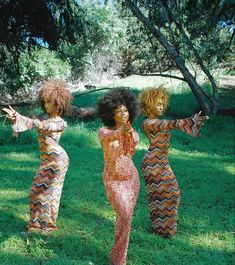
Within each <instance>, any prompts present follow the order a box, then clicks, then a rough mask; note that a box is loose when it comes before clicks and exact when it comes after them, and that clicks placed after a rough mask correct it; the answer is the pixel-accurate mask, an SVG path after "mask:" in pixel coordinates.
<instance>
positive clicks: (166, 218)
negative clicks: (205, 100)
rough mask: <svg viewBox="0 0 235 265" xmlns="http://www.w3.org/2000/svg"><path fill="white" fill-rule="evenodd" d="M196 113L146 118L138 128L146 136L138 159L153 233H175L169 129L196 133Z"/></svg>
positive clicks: (175, 204) (176, 200) (175, 184)
mask: <svg viewBox="0 0 235 265" xmlns="http://www.w3.org/2000/svg"><path fill="white" fill-rule="evenodd" d="M197 117H198V116H197V115H193V116H192V117H189V118H185V119H179V120H159V119H146V120H145V121H144V122H143V123H142V128H143V130H144V132H145V134H146V136H147V137H148V139H149V142H150V146H149V148H148V152H147V153H146V154H145V156H144V159H143V162H142V166H141V169H142V173H143V176H144V179H145V184H146V190H147V196H148V203H149V209H150V218H151V221H152V229H153V232H154V233H157V234H159V235H161V236H167V237H168V236H172V235H174V234H176V233H177V210H178V206H179V200H180V189H179V185H178V182H177V180H176V178H175V175H174V173H173V171H172V169H171V167H170V165H169V160H168V156H169V146H170V131H171V130H172V129H180V130H181V131H183V132H185V133H187V134H189V135H192V136H194V137H196V136H198V132H199V129H200V126H198V125H197Z"/></svg>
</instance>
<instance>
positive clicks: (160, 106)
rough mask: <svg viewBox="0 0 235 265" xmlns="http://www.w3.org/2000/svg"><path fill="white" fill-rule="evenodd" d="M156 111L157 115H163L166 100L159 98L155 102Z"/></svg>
mask: <svg viewBox="0 0 235 265" xmlns="http://www.w3.org/2000/svg"><path fill="white" fill-rule="evenodd" d="M154 112H155V114H156V116H162V115H163V113H164V102H163V100H162V99H161V98H158V99H157V101H156V104H155V109H154Z"/></svg>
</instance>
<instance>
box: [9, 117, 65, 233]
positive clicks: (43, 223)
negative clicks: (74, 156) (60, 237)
mask: <svg viewBox="0 0 235 265" xmlns="http://www.w3.org/2000/svg"><path fill="white" fill-rule="evenodd" d="M39 125H40V129H38V141H39V148H40V159H41V162H40V166H39V169H38V171H37V173H36V175H35V177H34V179H33V183H32V187H31V191H30V195H29V199H30V203H29V208H30V221H29V223H28V229H29V230H39V231H51V230H56V229H58V227H57V226H56V219H57V216H58V211H59V205H60V197H61V193H62V188H63V183H64V177H65V174H66V172H67V169H68V166H69V158H68V156H67V154H66V152H65V151H64V149H63V148H62V147H61V146H60V145H59V139H60V136H61V134H62V132H63V131H64V129H65V128H66V127H67V123H66V122H65V121H64V120H63V119H62V118H61V117H59V116H57V117H54V118H48V116H47V115H46V116H43V117H42V118H40V119H30V118H28V117H25V116H22V115H20V114H19V113H17V115H16V122H15V123H14V124H13V126H12V127H13V132H14V133H19V132H23V131H26V130H30V129H32V128H38V126H39Z"/></svg>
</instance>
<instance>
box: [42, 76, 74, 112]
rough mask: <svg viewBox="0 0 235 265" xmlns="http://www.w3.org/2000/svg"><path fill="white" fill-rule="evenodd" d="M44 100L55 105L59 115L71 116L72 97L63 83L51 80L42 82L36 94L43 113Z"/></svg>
mask: <svg viewBox="0 0 235 265" xmlns="http://www.w3.org/2000/svg"><path fill="white" fill-rule="evenodd" d="M45 98H50V100H51V101H52V102H53V103H54V104H56V106H57V108H58V110H59V114H60V115H64V114H67V115H71V112H72V107H71V101H72V99H73V97H72V95H71V93H70V91H69V90H68V88H67V85H66V83H65V82H64V81H62V80H53V79H50V80H46V81H43V82H42V84H41V86H40V90H39V94H38V102H39V104H40V105H41V107H42V109H43V110H44V111H45V107H44V101H45Z"/></svg>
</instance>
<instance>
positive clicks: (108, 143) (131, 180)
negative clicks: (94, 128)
mask: <svg viewBox="0 0 235 265" xmlns="http://www.w3.org/2000/svg"><path fill="white" fill-rule="evenodd" d="M98 110H99V115H100V118H101V119H102V121H103V123H104V124H105V125H106V126H107V127H106V128H105V127H104V128H100V129H99V139H100V142H101V145H102V149H103V153H104V174H103V181H104V185H105V190H106V195H107V199H108V201H109V202H110V204H111V206H112V208H113V210H114V211H115V214H116V222H115V235H114V245H113V247H112V250H111V252H110V264H111V265H125V264H126V256H127V249H128V244H129V237H130V230H131V220H132V215H133V212H134V208H135V204H136V200H137V197H138V193H139V175H138V172H137V169H136V167H135V165H134V163H133V161H132V156H133V155H134V153H135V146H136V145H137V143H138V139H139V137H138V134H137V132H135V131H134V129H133V128H132V127H131V123H132V122H133V120H134V118H135V116H136V114H137V100H136V98H135V95H134V94H132V93H131V92H130V91H128V90H126V89H123V88H118V89H114V90H112V91H109V92H108V93H106V94H105V95H104V96H103V97H102V98H101V99H100V101H99V104H98Z"/></svg>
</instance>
